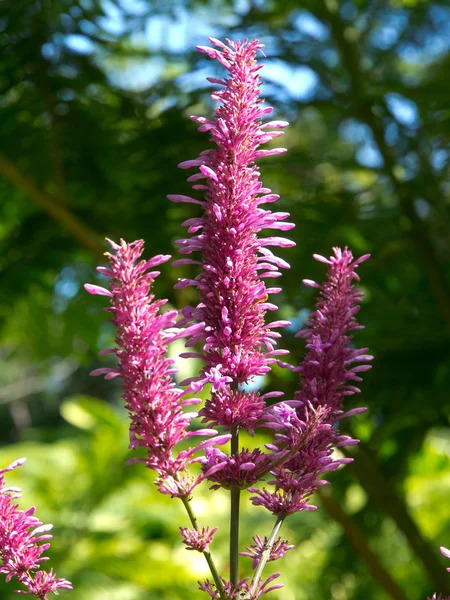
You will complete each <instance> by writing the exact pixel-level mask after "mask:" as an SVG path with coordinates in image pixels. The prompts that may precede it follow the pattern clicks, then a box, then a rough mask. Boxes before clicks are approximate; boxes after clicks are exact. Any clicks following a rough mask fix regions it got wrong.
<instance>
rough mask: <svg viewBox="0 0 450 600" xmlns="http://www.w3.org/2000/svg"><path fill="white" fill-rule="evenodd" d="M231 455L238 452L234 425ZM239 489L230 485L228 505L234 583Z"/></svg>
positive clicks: (237, 537)
mask: <svg viewBox="0 0 450 600" xmlns="http://www.w3.org/2000/svg"><path fill="white" fill-rule="evenodd" d="M230 443H231V456H233V455H237V454H238V452H239V432H238V430H237V428H236V427H234V428H232V430H231V442H230ZM240 495H241V490H240V489H239V487H237V486H235V485H234V486H232V487H231V507H230V581H231V583H232V584H233V585H236V584H237V583H238V581H239V502H240Z"/></svg>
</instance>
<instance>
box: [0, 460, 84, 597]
mask: <svg viewBox="0 0 450 600" xmlns="http://www.w3.org/2000/svg"><path fill="white" fill-rule="evenodd" d="M24 462H25V459H24V458H22V459H19V460H16V461H15V462H13V463H12V464H10V465H9V466H7V467H6V468H4V469H1V470H0V556H1V566H0V573H3V574H4V575H6V581H7V582H8V581H10V580H11V579H12V578H13V577H15V578H16V579H17V580H18V581H19V582H20V583H21V584H22V585H24V586H25V587H26V590H17V593H19V594H29V595H34V596H36V598H38V599H39V600H46V599H47V596H48V594H50V593H51V592H53V593H55V594H57V593H58V589H62V588H65V589H69V590H70V589H72V584H71V583H70V582H69V581H67V580H66V579H57V578H56V577H55V575H54V573H53V571H52V570H50V571H49V572H48V573H47V572H46V571H42V570H38V569H39V568H40V563H41V562H43V561H46V560H48V557H46V556H42V555H43V553H44V552H45V551H46V550H48V548H49V547H50V544H49V543H48V540H50V539H51V537H52V536H51V535H50V534H48V533H47V532H48V531H50V530H51V529H52V527H53V526H52V525H44V524H43V523H41V522H40V521H39V519H37V518H36V517H35V516H34V513H35V509H34V508H33V507H32V508H29V509H28V510H26V511H22V510H20V509H19V507H18V505H17V504H14V502H13V500H14V499H16V498H19V497H20V495H21V494H20V490H19V489H18V488H12V487H7V486H5V481H4V474H5V473H8V472H10V471H12V470H13V469H15V468H16V467H18V466H21V465H22V464H23V463H24ZM42 542H45V543H42Z"/></svg>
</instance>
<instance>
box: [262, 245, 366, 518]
mask: <svg viewBox="0 0 450 600" xmlns="http://www.w3.org/2000/svg"><path fill="white" fill-rule="evenodd" d="M315 258H316V260H319V261H321V262H324V263H326V264H327V265H328V281H327V282H326V283H325V284H323V285H322V286H320V285H319V284H317V283H315V282H313V281H310V280H306V281H305V283H306V284H307V285H310V286H312V287H314V288H317V289H318V290H319V298H318V301H317V305H316V310H315V311H314V312H313V313H311V315H310V316H309V320H308V321H307V323H306V328H305V329H304V330H303V331H301V332H300V333H299V334H297V336H298V337H304V338H306V340H307V344H306V347H307V350H308V352H307V354H306V356H305V358H304V360H303V362H302V363H301V365H300V366H299V367H298V368H297V369H296V370H297V371H298V372H299V374H300V385H301V389H300V390H299V391H298V392H297V393H296V394H295V401H294V402H292V403H280V404H279V405H275V406H274V407H273V408H272V409H269V410H268V419H269V422H268V423H267V425H268V426H269V427H272V428H273V429H275V430H276V431H279V433H277V435H276V441H275V446H276V447H278V448H281V447H284V448H287V449H288V450H293V449H294V451H293V452H292V454H291V455H290V456H289V458H288V460H287V461H285V462H284V463H283V464H282V465H281V466H279V467H277V468H275V469H274V470H273V471H272V475H273V481H271V482H269V483H272V484H273V485H274V486H275V490H274V491H269V490H267V489H263V490H262V491H261V490H258V489H256V488H252V489H251V490H250V491H253V492H255V494H256V496H254V497H253V498H252V502H253V504H255V505H261V506H264V507H265V508H267V509H268V510H270V512H272V513H273V514H274V515H276V516H280V517H284V516H286V515H289V514H292V513H294V512H298V511H300V510H312V509H315V506H312V505H310V504H309V503H308V500H309V498H310V497H311V495H312V494H313V493H314V491H315V490H316V488H317V486H319V485H323V484H325V483H327V482H326V481H324V480H322V479H319V477H321V476H322V475H323V474H324V473H325V472H328V471H333V470H335V469H336V468H337V467H338V466H339V465H341V464H345V463H347V462H349V461H351V459H348V458H337V459H336V458H334V457H333V450H334V448H336V447H339V446H351V445H354V444H357V443H358V440H354V439H352V438H350V437H348V436H343V435H340V434H339V431H338V429H337V428H336V423H337V422H338V421H339V420H340V419H342V418H343V417H345V416H350V415H352V414H357V413H360V412H363V411H364V410H365V409H364V408H357V409H354V410H351V411H347V412H346V413H344V412H343V410H342V402H343V398H344V396H349V395H352V394H355V393H357V392H359V391H360V390H359V388H357V387H356V386H355V385H354V383H355V382H359V381H361V378H360V376H359V373H360V372H363V371H367V370H368V369H370V368H371V367H370V365H368V364H367V362H368V361H370V360H372V356H369V355H368V354H366V352H367V348H363V349H353V348H352V347H351V342H352V332H353V331H355V330H358V329H361V328H362V326H361V325H358V323H357V321H356V318H355V315H356V313H357V312H358V311H359V308H360V306H359V304H360V302H361V299H362V293H361V291H360V290H359V289H358V287H357V286H356V285H355V281H359V277H358V275H357V274H356V272H355V269H356V268H357V267H358V265H359V264H360V263H361V262H363V261H365V260H367V258H368V256H367V255H366V256H362V257H361V258H359V259H357V260H353V256H352V253H351V252H350V251H349V250H347V249H345V250H344V251H342V250H340V249H339V248H335V249H334V256H332V257H331V258H330V259H326V258H323V257H321V256H317V255H316V256H315ZM355 363H356V365H355ZM358 363H362V364H358ZM349 382H350V383H349ZM289 404H290V405H289ZM280 415H282V418H280ZM274 417H275V418H274ZM283 423H284V424H285V426H284V427H283Z"/></svg>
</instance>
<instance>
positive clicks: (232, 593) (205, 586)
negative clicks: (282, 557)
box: [199, 573, 283, 600]
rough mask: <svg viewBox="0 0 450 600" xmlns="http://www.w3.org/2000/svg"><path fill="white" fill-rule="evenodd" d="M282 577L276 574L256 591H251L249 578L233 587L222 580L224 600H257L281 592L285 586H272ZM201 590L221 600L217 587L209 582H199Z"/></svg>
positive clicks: (215, 599) (279, 584) (277, 584)
mask: <svg viewBox="0 0 450 600" xmlns="http://www.w3.org/2000/svg"><path fill="white" fill-rule="evenodd" d="M279 576H280V574H279V573H274V574H273V575H271V576H270V577H268V578H267V579H266V580H265V581H264V582H262V583H259V584H258V586H257V587H256V589H255V590H252V589H251V586H250V584H249V578H248V577H246V578H245V579H242V580H241V581H238V583H237V584H236V585H233V584H232V583H231V582H230V581H227V580H226V579H223V578H222V583H223V587H224V590H225V596H224V597H223V600H233V599H234V598H238V599H241V598H245V600H257V599H258V598H260V597H261V596H264V594H268V593H269V592H273V591H274V590H279V589H281V588H282V587H283V584H281V583H276V584H275V585H270V584H271V583H272V581H274V580H275V579H278V577H279ZM199 586H200V589H201V590H202V592H206V593H207V594H208V596H209V597H210V598H212V599H213V600H221V599H222V597H221V596H220V593H219V591H218V590H217V589H216V587H215V586H214V585H213V584H212V583H211V582H210V581H208V580H206V581H200V582H199Z"/></svg>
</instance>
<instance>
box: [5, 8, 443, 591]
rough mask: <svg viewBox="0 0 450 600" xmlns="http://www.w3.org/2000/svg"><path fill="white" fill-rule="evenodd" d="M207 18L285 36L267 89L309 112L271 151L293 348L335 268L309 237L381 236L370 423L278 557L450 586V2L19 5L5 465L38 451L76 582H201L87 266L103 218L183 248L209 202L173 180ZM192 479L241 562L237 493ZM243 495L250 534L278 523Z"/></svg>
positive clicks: (9, 67) (398, 584)
mask: <svg viewBox="0 0 450 600" xmlns="http://www.w3.org/2000/svg"><path fill="white" fill-rule="evenodd" d="M208 35H213V36H215V37H230V38H232V39H237V38H244V37H247V36H248V37H258V38H259V39H260V40H261V41H262V42H263V43H264V44H265V45H266V48H265V54H266V58H264V62H265V64H266V67H265V69H264V70H263V72H262V73H263V78H264V79H265V81H266V83H265V86H264V88H263V92H264V95H265V97H266V98H267V100H268V102H269V103H270V104H272V105H273V106H274V107H275V114H276V117H279V118H287V119H288V120H290V121H291V123H292V125H291V127H290V128H289V131H288V132H287V134H286V136H285V143H286V145H287V147H288V148H289V152H288V153H287V154H286V155H284V156H283V157H277V158H270V159H267V160H266V161H265V162H261V170H262V174H263V179H264V181H265V183H266V185H267V186H268V187H271V188H272V189H273V190H274V191H275V192H277V193H280V195H281V200H280V202H279V206H280V210H285V209H286V210H288V211H289V212H291V213H292V220H294V221H295V223H296V225H297V227H296V229H295V230H293V232H290V233H292V236H291V237H293V238H294V239H295V241H296V242H297V246H296V248H295V249H294V250H286V251H282V254H283V257H284V258H286V260H288V261H289V262H290V263H291V265H292V268H291V270H290V271H289V272H288V273H286V274H284V275H283V278H282V279H281V282H282V285H283V289H284V291H283V293H282V294H281V295H279V296H278V300H279V305H280V311H279V313H278V315H277V317H276V318H279V317H280V318H290V319H291V320H292V321H293V327H292V328H291V329H290V330H289V331H287V332H286V335H285V336H284V340H283V345H284V346H285V347H288V348H289V349H290V350H291V355H292V356H291V360H292V361H293V362H297V361H298V360H299V359H300V357H301V355H302V352H303V346H302V344H300V343H299V342H298V340H295V339H294V333H295V331H296V330H297V329H299V328H300V327H301V325H302V322H303V321H304V319H305V314H307V311H308V310H309V309H311V307H312V305H313V302H314V298H313V295H312V293H311V290H308V289H306V288H303V287H302V286H301V283H300V282H301V280H302V278H316V279H317V278H318V279H321V278H322V277H323V268H322V266H321V265H319V264H315V263H314V261H313V260H312V259H311V254H312V253H314V252H317V253H321V254H329V253H330V250H331V247H332V246H333V245H346V244H348V245H349V246H350V247H351V248H352V250H353V252H354V253H355V254H362V253H366V252H370V253H371V254H372V259H371V260H370V262H369V263H366V264H365V265H364V266H363V267H362V268H361V273H360V274H361V277H362V286H363V288H364V290H365V292H366V300H365V303H364V305H363V307H362V311H361V320H362V321H363V322H364V323H365V324H366V330H365V331H364V332H361V333H359V335H358V340H357V343H358V344H360V345H364V346H368V347H370V350H371V352H372V353H373V354H374V355H375V357H376V359H375V363H374V369H373V371H372V372H371V373H370V374H369V376H368V377H366V378H365V382H364V384H363V397H362V400H361V401H362V402H363V403H364V404H366V405H367V406H368V407H369V411H368V413H366V414H365V415H362V416H360V417H358V418H356V419H353V423H352V425H351V427H352V428H353V433H355V434H356V435H357V436H359V437H360V438H361V440H362V442H363V444H362V446H361V449H360V450H357V451H355V453H354V456H355V462H354V463H353V465H352V466H350V467H347V468H346V469H344V470H340V471H339V473H337V474H335V475H334V476H333V477H332V482H333V486H332V496H331V497H329V498H327V497H323V498H319V499H318V503H319V505H320V510H319V511H317V512H316V513H308V514H304V515H299V516H297V517H295V518H293V519H292V520H291V521H290V522H289V521H288V522H287V525H286V530H285V536H286V537H288V538H289V539H290V540H291V541H292V542H293V543H296V548H295V549H294V550H292V551H291V552H290V553H289V554H288V555H287V556H286V557H285V559H284V560H283V561H282V563H280V569H281V570H282V571H283V575H282V578H283V581H284V582H285V583H286V587H285V588H284V590H282V591H281V592H279V593H278V598H283V600H291V599H295V600H309V599H310V598H315V599H316V600H321V599H325V598H327V599H329V598H332V599H333V600H354V599H359V598H365V599H367V600H382V599H384V598H397V599H398V600H401V598H408V599H416V598H425V597H426V596H427V594H431V593H432V592H433V591H437V592H442V593H445V592H446V593H449V592H450V581H449V578H448V576H447V575H446V573H445V569H444V566H443V562H445V561H442V560H441V559H440V558H439V555H438V552H437V548H438V546H439V545H447V546H448V545H449V543H450V542H449V540H450V508H449V502H448V498H449V493H450V461H449V455H450V428H449V417H448V416H449V413H450V395H449V393H448V390H449V387H450V361H449V354H450V350H449V338H450V283H449V282H450V272H449V271H450V263H449V256H450V239H449V217H450V208H449V199H450V184H449V153H450V151H449V147H450V144H449V142H450V109H449V100H448V99H449V97H450V79H449V77H448V73H449V67H450V54H449V46H450V8H449V6H448V3H446V2H445V1H444V0H442V1H441V2H433V1H428V0H420V1H411V0H398V1H396V2H394V1H392V2H388V1H387V0H353V1H350V0H348V1H339V0H323V1H322V0H320V1H318V0H297V1H296V2H294V1H293V0H214V1H210V2H205V1H201V0H196V1H191V2H189V1H187V0H168V1H166V2H158V1H156V0H102V1H100V0H3V2H0V90H1V94H0V363H1V368H0V416H1V419H0V431H1V434H2V441H3V444H2V447H1V449H0V459H1V461H0V462H1V464H2V465H3V464H6V463H7V462H8V461H10V460H12V459H14V458H17V457H18V456H21V455H25V456H27V457H28V462H27V463H26V464H25V465H24V466H23V467H21V469H20V470H19V471H18V472H17V473H16V474H14V476H11V479H14V481H15V484H16V485H20V486H21V487H23V490H24V499H23V505H24V506H28V505H30V504H31V503H36V505H37V506H38V515H39V516H40V517H41V518H42V519H43V520H45V521H50V522H53V523H54V524H55V539H54V542H53V545H52V550H51V556H52V564H53V565H54V566H55V568H56V570H57V573H58V574H59V575H60V576H63V577H67V578H68V579H71V580H72V581H73V582H74V584H75V591H74V592H72V593H71V594H70V595H71V597H72V598H74V600H75V599H76V598H80V599H81V598H87V597H88V598H92V599H93V600H102V599H103V598H111V599H113V598H116V597H117V598H121V600H126V599H130V600H138V599H140V598H144V597H145V598H155V599H156V598H158V599H162V600H166V599H167V600H169V599H175V598H197V597H199V598H200V597H201V594H200V593H199V592H197V591H195V590H196V587H197V586H196V583H195V582H196V580H197V578H198V577H202V576H206V571H205V567H204V565H203V562H202V557H201V556H192V553H190V552H189V553H187V552H184V551H183V549H182V544H181V543H180V538H179V534H178V531H177V528H178V526H179V525H182V524H185V523H186V520H185V517H184V515H183V512H182V510H181V509H182V507H181V505H180V506H179V505H178V504H177V503H176V502H175V501H170V499H168V498H165V497H163V496H161V495H159V494H157V493H156V488H155V487H154V486H153V484H152V479H151V476H150V475H149V474H148V473H147V472H146V471H145V469H143V468H142V467H140V466H139V465H134V466H132V467H126V466H124V463H125V460H127V459H128V458H129V452H128V450H127V422H126V415H124V414H123V411H122V410H121V408H120V388H119V386H118V384H114V382H107V383H105V382H103V381H100V380H98V379H92V378H89V375H88V373H89V371H90V370H91V369H93V368H95V367H96V366H104V365H105V364H106V362H107V360H106V359H105V358H103V359H99V358H98V357H97V352H98V350H99V349H100V348H103V347H105V346H106V345H108V344H110V343H111V342H112V338H113V330H112V328H111V326H110V325H109V324H108V323H107V322H106V319H105V315H104V313H103V312H102V311H101V305H100V303H99V302H98V299H95V298H92V297H88V296H87V295H86V294H84V293H83V291H82V284H83V283H84V282H86V281H95V280H96V275H95V272H94V266H95V265H96V264H98V262H99V261H100V260H101V253H102V252H103V244H102V241H101V240H102V237H104V236H108V237H111V238H113V239H118V238H119V237H121V236H122V237H124V238H126V239H127V240H129V241H131V240H132V239H136V238H144V239H145V240H146V247H147V249H146V252H147V256H150V255H152V254H156V253H160V252H169V253H170V252H171V253H173V252H174V249H173V242H174V240H175V239H177V238H178V237H181V232H182V228H181V227H180V224H181V222H182V221H183V220H185V219H187V218H189V217H191V216H195V215H196V214H197V211H196V208H195V207H193V206H191V205H189V206H188V205H186V206H184V205H172V204H171V203H170V202H168V201H167V200H166V199H165V195H166V194H167V193H186V192H188V190H190V188H189V187H188V185H187V184H186V182H185V174H184V173H182V172H179V170H178V169H177V168H176V165H177V163H179V162H181V161H182V160H186V159H189V158H194V157H195V156H196V155H197V154H198V152H200V151H201V150H203V149H204V148H205V147H206V146H207V144H208V142H207V138H206V137H205V136H204V135H203V136H202V135H200V134H198V133H197V131H196V128H195V126H193V124H192V123H191V122H190V120H189V118H188V117H189V115H190V114H206V113H208V114H211V112H212V110H213V104H212V102H210V101H209V95H208V93H209V91H210V87H211V86H209V84H208V86H206V85H205V83H206V82H205V76H206V75H214V73H215V70H216V69H217V65H213V64H212V63H211V61H208V60H206V59H205V58H204V56H201V55H199V54H198V53H195V51H194V47H195V45H196V44H204V43H206V38H207V36H208ZM182 272H183V274H184V275H185V276H186V269H185V270H184V271H182V270H181V269H164V270H163V274H162V276H161V278H160V279H159V281H158V282H157V285H156V288H157V289H156V291H157V293H158V294H160V295H162V296H166V297H168V298H169V300H170V303H171V304H173V305H174V306H177V307H179V306H182V305H184V304H187V303H193V302H195V295H193V291H192V290H189V289H188V290H178V291H176V292H175V291H174V290H173V289H172V287H173V284H174V282H175V281H176V279H177V277H179V276H180V275H181V273H182ZM174 351H175V350H174ZM178 351H181V349H180V348H178V349H176V352H178ZM194 368H195V365H190V364H189V365H182V369H183V371H184V372H183V374H182V377H185V376H187V375H188V374H189V370H190V369H194ZM264 386H265V388H267V389H278V388H282V389H284V390H286V396H287V397H289V396H291V394H292V393H293V391H294V390H295V386H296V381H295V378H293V377H291V376H290V375H289V374H287V373H285V372H283V371H281V370H280V369H274V371H273V373H272V374H271V377H270V379H269V378H267V380H266V381H264ZM98 398H102V400H98ZM195 501H196V505H197V510H198V512H199V515H200V519H201V521H202V522H203V524H206V523H208V524H211V525H215V524H218V525H219V527H220V530H219V536H218V539H217V543H216V542H215V549H216V551H217V552H216V553H217V554H218V556H219V564H220V565H221V566H222V567H223V568H226V558H225V557H226V551H225V540H226V528H227V524H226V511H227V508H226V506H227V498H226V496H225V495H222V494H220V493H219V492H215V493H213V492H209V491H208V490H207V488H205V489H203V491H202V493H201V494H199V496H198V497H197V498H196V500H195ZM330 502H331V504H330ZM333 502H334V504H333ZM244 505H245V511H244V527H243V531H242V542H243V546H244V545H247V544H248V543H250V541H251V539H250V538H251V535H254V534H255V533H257V532H258V533H260V534H261V535H265V534H267V531H268V529H269V528H270V519H268V517H267V516H266V515H264V514H263V512H262V511H258V510H255V511H250V510H249V507H248V503H247V504H245V503H244ZM333 506H334V508H333ZM336 506H337V507H340V512H339V510H337V509H336ZM358 544H359V546H358ZM377 561H378V562H377ZM242 565H243V569H244V572H245V573H249V560H248V559H243V561H242ZM377 565H378V567H377ZM380 566H381V571H380V568H379V567H380ZM269 572H270V570H269ZM386 576H387V578H386ZM392 583H394V586H393V585H392ZM0 585H1V587H0V598H10V597H12V591H13V589H14V588H13V586H12V585H11V584H10V585H9V586H6V585H3V583H2V584H0ZM445 586H446V587H445ZM68 597H69V596H68ZM273 597H274V598H275V597H277V594H276V593H274V594H273Z"/></svg>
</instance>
